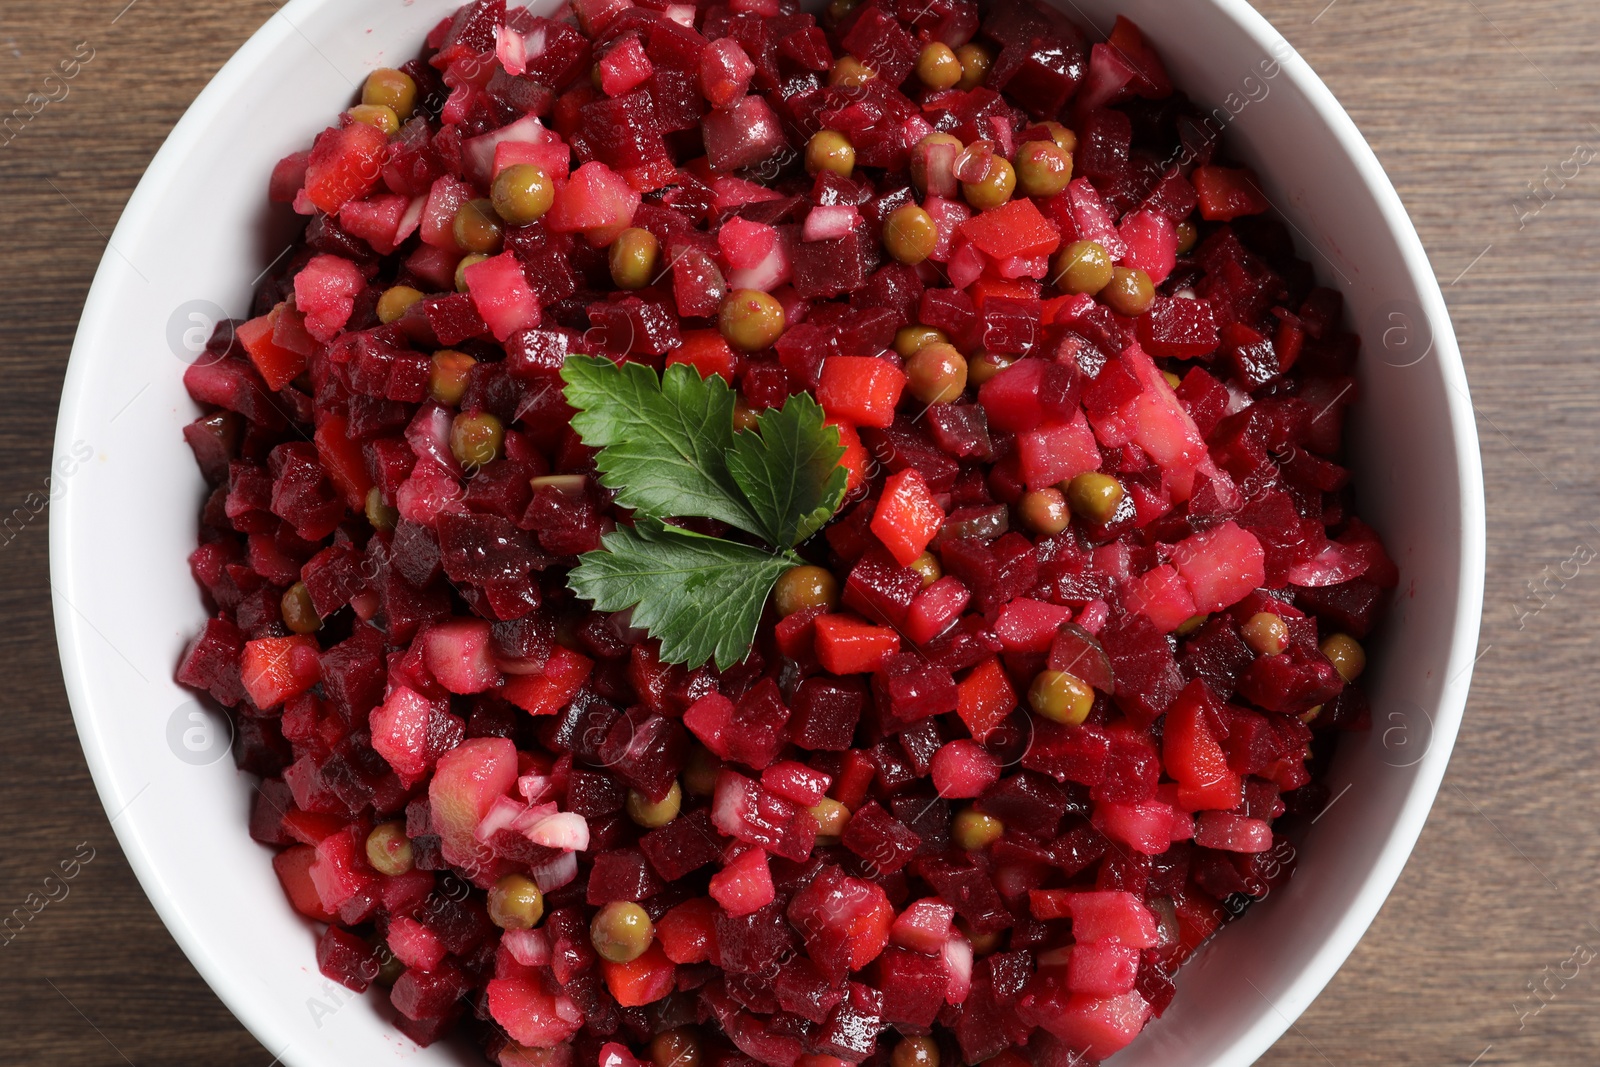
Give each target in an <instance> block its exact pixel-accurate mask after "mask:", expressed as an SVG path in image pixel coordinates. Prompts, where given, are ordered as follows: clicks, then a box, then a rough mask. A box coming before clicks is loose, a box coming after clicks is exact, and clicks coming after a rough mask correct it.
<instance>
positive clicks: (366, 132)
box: [305, 122, 389, 215]
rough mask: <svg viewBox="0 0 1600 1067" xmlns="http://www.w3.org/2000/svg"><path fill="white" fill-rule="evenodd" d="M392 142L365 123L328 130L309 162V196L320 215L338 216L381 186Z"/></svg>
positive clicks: (307, 194) (322, 135) (322, 134)
mask: <svg viewBox="0 0 1600 1067" xmlns="http://www.w3.org/2000/svg"><path fill="white" fill-rule="evenodd" d="M388 147H389V139H388V137H387V136H385V135H384V133H383V131H382V130H380V129H378V128H376V127H374V126H368V125H367V124H366V123H362V122H352V123H351V124H350V125H348V126H345V127H342V128H340V127H336V128H333V129H328V130H324V131H323V132H322V133H320V134H318V135H317V140H316V143H315V144H313V145H312V147H311V155H310V157H309V158H308V159H307V161H306V173H305V194H306V197H307V198H308V199H309V200H310V202H311V204H312V205H314V206H315V207H316V209H317V210H318V211H321V212H323V213H324V214H328V215H337V214H338V213H339V209H340V208H342V207H344V205H345V204H347V203H349V202H350V201H351V200H355V199H358V198H360V197H363V196H366V195H367V193H369V192H371V191H372V188H373V186H375V185H376V184H377V183H378V178H379V175H380V173H381V170H382V166H383V157H384V154H385V152H386V151H387V150H388Z"/></svg>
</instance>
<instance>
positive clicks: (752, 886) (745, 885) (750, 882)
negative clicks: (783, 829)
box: [707, 848, 777, 918]
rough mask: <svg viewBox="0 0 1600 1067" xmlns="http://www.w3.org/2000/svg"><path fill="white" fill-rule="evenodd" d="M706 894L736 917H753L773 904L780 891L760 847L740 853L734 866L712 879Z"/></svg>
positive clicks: (729, 866) (730, 864)
mask: <svg viewBox="0 0 1600 1067" xmlns="http://www.w3.org/2000/svg"><path fill="white" fill-rule="evenodd" d="M707 892H708V893H710V894H711V899H713V900H715V901H716V902H717V903H718V904H720V905H722V909H723V910H724V911H726V912H727V913H728V914H729V915H731V916H733V917H735V918H739V917H742V916H745V915H750V914H753V913H754V912H757V911H760V910H761V909H762V908H764V907H766V906H767V905H768V904H770V903H772V901H773V899H774V898H775V897H776V896H777V891H776V890H774V889H773V887H772V871H771V869H770V868H769V867H768V865H767V854H766V852H764V851H762V850H761V849H760V848H750V849H746V850H745V851H744V852H741V853H740V854H739V856H738V857H737V858H736V859H735V860H734V861H733V862H732V863H729V864H728V865H727V866H725V867H723V868H722V870H720V871H718V872H717V873H716V874H714V875H712V876H711V885H710V888H709V889H708V890H707Z"/></svg>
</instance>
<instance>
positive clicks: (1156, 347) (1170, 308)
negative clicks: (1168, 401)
mask: <svg viewBox="0 0 1600 1067" xmlns="http://www.w3.org/2000/svg"><path fill="white" fill-rule="evenodd" d="M1134 325H1135V328H1136V329H1137V330H1138V333H1139V343H1140V344H1141V345H1143V346H1144V348H1145V350H1146V351H1148V352H1149V353H1150V354H1151V355H1153V356H1162V357H1165V358H1174V359H1195V358H1198V357H1201V356H1209V355H1210V354H1211V353H1213V352H1215V351H1216V350H1217V348H1218V346H1219V345H1221V343H1222V339H1221V335H1220V334H1219V333H1218V330H1217V322H1216V319H1215V317H1214V316H1213V314H1212V308H1211V303H1210V301H1207V300H1189V299H1185V298H1183V297H1166V296H1158V297H1157V298H1156V301H1155V303H1154V304H1152V305H1151V307H1150V310H1149V311H1148V312H1146V313H1145V314H1143V315H1141V316H1139V318H1138V319H1137V320H1136V322H1135V323H1134ZM1179 395H1180V396H1182V395H1183V394H1182V392H1181V391H1180V393H1179ZM1213 421H1214V420H1213Z"/></svg>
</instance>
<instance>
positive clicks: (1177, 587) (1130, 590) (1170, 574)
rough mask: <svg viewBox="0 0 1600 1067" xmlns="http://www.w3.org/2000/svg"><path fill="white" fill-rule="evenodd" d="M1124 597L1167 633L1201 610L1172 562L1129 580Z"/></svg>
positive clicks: (1130, 607)
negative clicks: (1196, 605)
mask: <svg viewBox="0 0 1600 1067" xmlns="http://www.w3.org/2000/svg"><path fill="white" fill-rule="evenodd" d="M1247 536H1248V535H1247ZM1124 597H1125V599H1126V601H1127V605H1128V610H1129V611H1133V612H1137V613H1139V614H1141V615H1143V616H1144V617H1145V618H1147V619H1149V620H1150V621H1151V622H1152V623H1154V624H1155V628H1156V629H1157V630H1158V631H1160V632H1161V633H1164V634H1165V633H1171V632H1172V631H1173V630H1176V629H1177V628H1178V627H1179V626H1181V625H1183V623H1184V621H1185V620H1186V619H1190V618H1193V617H1194V616H1195V615H1196V614H1199V612H1198V611H1197V610H1196V608H1195V602H1194V595H1193V594H1192V593H1191V592H1190V591H1189V585H1188V583H1187V582H1185V581H1184V580H1183V577H1182V575H1180V574H1179V573H1178V570H1177V568H1176V567H1173V566H1171V565H1169V564H1162V565H1161V566H1159V567H1154V568H1152V569H1150V570H1148V571H1146V572H1145V573H1144V574H1141V575H1140V576H1139V577H1137V578H1134V579H1133V580H1132V581H1130V582H1128V583H1127V585H1126V586H1125V587H1124Z"/></svg>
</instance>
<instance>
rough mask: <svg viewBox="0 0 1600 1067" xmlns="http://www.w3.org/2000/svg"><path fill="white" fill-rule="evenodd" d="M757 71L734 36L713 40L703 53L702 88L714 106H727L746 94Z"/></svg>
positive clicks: (701, 58)
mask: <svg viewBox="0 0 1600 1067" xmlns="http://www.w3.org/2000/svg"><path fill="white" fill-rule="evenodd" d="M755 72H756V65H755V64H754V63H752V62H750V57H749V56H748V55H746V54H745V51H744V49H743V48H740V47H739V42H738V41H736V40H734V39H733V38H732V37H724V38H722V39H721V40H718V41H712V42H711V44H709V45H707V46H706V48H705V50H704V51H702V52H701V53H700V70H699V74H700V91H701V92H702V93H704V94H705V98H706V100H707V101H709V102H710V104H711V106H712V107H726V106H727V105H728V104H730V103H732V102H733V101H735V100H737V99H739V98H740V97H742V96H744V94H745V90H747V89H748V88H749V87H750V79H751V78H752V77H754V76H755Z"/></svg>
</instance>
